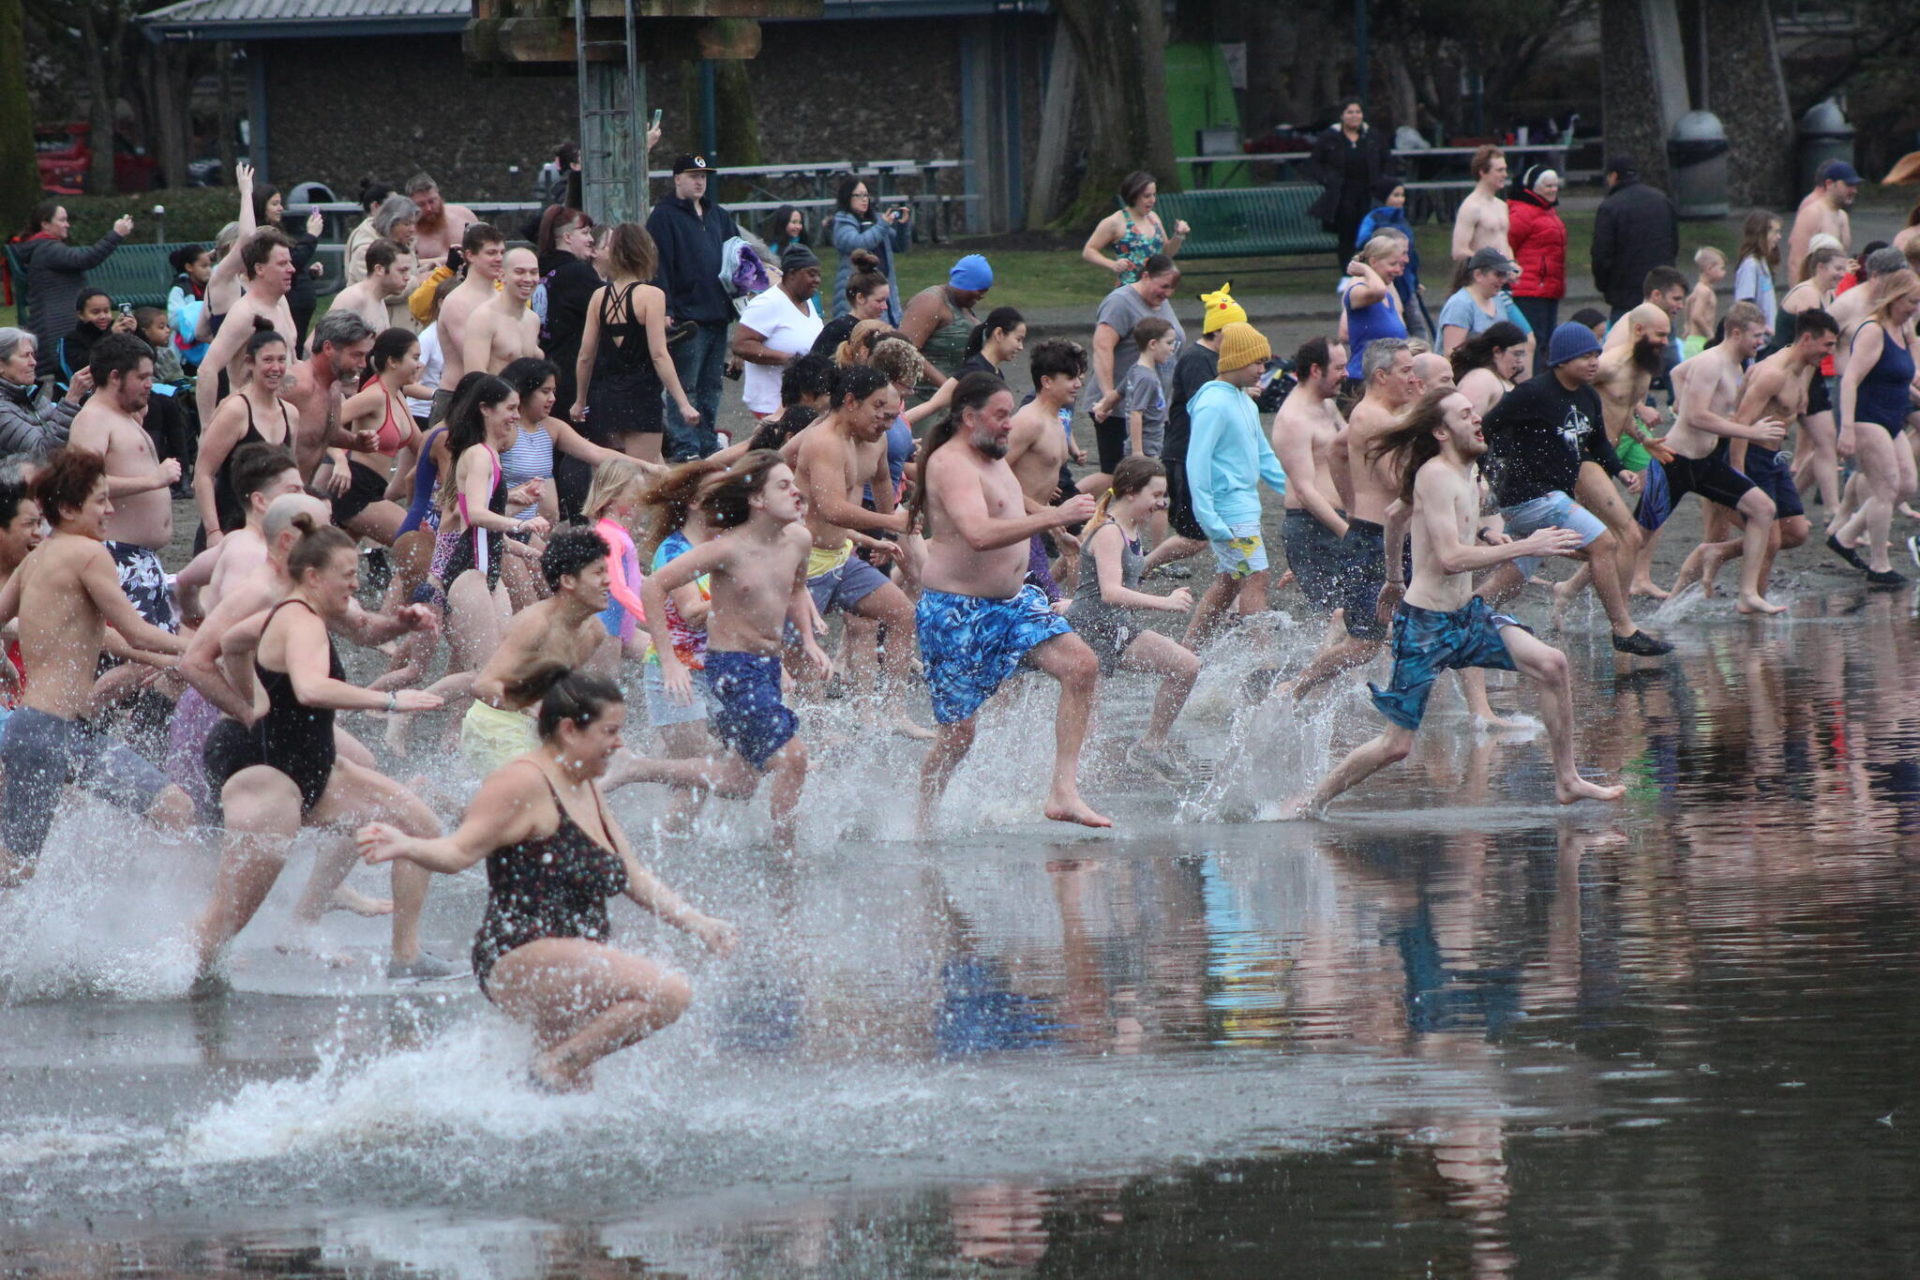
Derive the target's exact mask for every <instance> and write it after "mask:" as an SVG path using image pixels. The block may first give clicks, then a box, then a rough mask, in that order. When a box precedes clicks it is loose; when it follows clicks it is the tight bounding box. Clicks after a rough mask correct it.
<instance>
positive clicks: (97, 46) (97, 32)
mask: <svg viewBox="0 0 1920 1280" xmlns="http://www.w3.org/2000/svg"><path fill="white" fill-rule="evenodd" d="M104 16H105V15H103V14H98V13H96V12H95V9H94V6H93V5H91V4H82V5H81V6H80V47H81V50H82V54H81V56H82V57H83V59H84V60H85V65H86V70H87V123H88V125H89V128H88V130H87V145H88V146H89V147H91V148H92V149H93V160H92V163H91V164H89V165H88V167H87V192H88V194H90V195H96V196H104V195H112V194H113V186H114V184H113V95H112V92H111V91H110V90H109V89H108V87H107V86H108V85H109V84H110V83H113V81H112V80H111V79H110V78H109V77H108V75H107V51H106V48H105V47H104V44H103V42H104V40H105V39H106V32H105V31H104V30H102V27H103V26H104V25H108V24H104V23H102V22H101V21H100V19H101V18H102V17H104ZM109 22H110V20H109Z"/></svg>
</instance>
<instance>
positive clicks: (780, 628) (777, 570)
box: [640, 449, 833, 849]
mask: <svg viewBox="0 0 1920 1280" xmlns="http://www.w3.org/2000/svg"><path fill="white" fill-rule="evenodd" d="M802 505H803V504H802V502H801V498H800V490H799V487H798V486H797V485H796V484H795V483H794V479H793V471H792V469H791V468H790V467H788V466H787V464H786V463H784V462H782V461H780V455H779V454H777V453H775V452H773V451H772V450H770V449H756V450H753V451H752V452H750V453H748V454H746V455H745V456H744V457H742V458H741V459H740V460H739V461H738V462H736V463H734V464H733V466H732V467H730V468H728V469H727V471H726V473H725V474H724V475H722V476H721V477H720V479H719V480H718V481H717V482H716V483H715V484H714V485H713V487H712V488H711V489H710V490H708V491H707V493H706V494H705V495H704V496H703V497H702V499H701V506H702V507H703V508H704V509H705V510H706V512H707V519H708V523H709V524H710V525H711V526H712V527H713V528H714V529H717V530H720V532H719V533H718V534H717V535H716V536H715V537H713V538H711V539H709V540H708V541H706V542H703V543H701V544H700V545H698V546H696V547H694V548H693V549H692V550H691V551H688V552H686V553H685V554H684V555H681V556H678V557H676V558H674V559H672V560H669V561H668V562H667V563H666V564H664V565H662V566H661V567H660V568H658V569H657V570H655V571H654V572H653V574H652V575H651V576H649V577H648V578H647V580H646V582H645V583H644V584H643V585H642V586H641V588H640V602H641V604H642V605H643V606H645V608H646V611H647V631H648V632H649V634H650V635H651V637H652V639H653V646H654V651H655V652H656V653H658V654H659V657H660V679H661V683H662V684H664V685H665V686H666V690H667V696H668V697H670V698H672V699H673V700H674V701H676V702H679V703H682V704H686V703H690V702H691V701H692V700H693V698H694V688H693V680H692V678H691V677H690V676H689V675H688V674H687V668H686V666H685V665H684V664H683V663H682V662H681V661H680V657H679V654H678V652H677V651H676V650H675V649H674V647H673V638H672V636H671V635H670V634H669V633H668V631H667V608H666V605H667V595H668V593H669V592H672V591H674V590H676V589H678V588H680V587H683V586H685V585H687V584H688V583H690V582H694V581H697V580H698V579H699V578H700V577H701V576H702V575H709V589H710V590H711V591H712V593H713V603H712V607H711V608H710V609H709V611H708V613H707V666H706V671H707V679H708V688H709V690H710V692H711V694H712V709H711V711H710V712H709V715H708V725H709V727H710V728H711V729H712V730H713V733H714V736H715V737H717V738H719V739H720V741H721V742H722V743H723V744H724V745H725V746H726V747H727V748H728V749H729V750H730V751H731V752H732V755H733V759H732V760H731V761H707V762H703V763H704V766H705V768H706V771H707V777H708V778H709V779H711V782H712V785H713V786H714V788H715V789H716V790H718V791H720V792H721V794H723V795H741V796H744V795H751V794H752V793H753V789H754V787H755V786H756V785H758V782H759V778H760V776H761V775H770V776H771V777H772V779H773V787H772V794H771V795H770V797H769V799H770V802H771V806H772V811H773V837H774V841H775V843H776V844H777V845H779V846H780V847H781V848H782V849H791V848H792V847H793V844H794V835H795V828H796V823H797V818H798V811H799V807H800V790H801V788H802V787H803V786H805V785H806V780H807V747H806V744H805V743H804V742H802V741H800V739H799V738H797V737H795V736H794V734H795V731H796V730H797V729H798V728H799V727H800V721H799V718H798V717H797V716H795V715H794V714H793V712H792V711H791V710H789V709H788V708H787V706H786V704H785V703H784V702H782V701H781V698H780V648H781V643H782V640H783V633H784V631H785V628H786V625H787V624H788V623H789V622H791V623H792V624H793V626H794V628H795V629H796V630H797V631H798V632H799V633H800V647H801V649H802V651H803V653H804V654H805V656H806V657H807V659H808V660H809V661H810V662H812V663H813V665H814V666H815V668H817V669H818V670H819V671H820V672H821V673H822V674H826V673H829V672H831V671H832V669H833V664H832V663H831V662H829V661H828V660H827V655H826V654H825V653H824V652H822V650H821V648H820V645H819V643H818V642H817V641H816V640H815V639H814V635H813V618H814V614H813V602H812V600H811V598H810V597H809V596H808V594H807V556H808V554H809V552H811V551H812V549H813V538H812V536H811V535H809V534H808V532H807V527H806V525H805V524H803V523H802V522H801V515H802ZM663 763H680V764H687V763H692V762H685V761H679V762H663Z"/></svg>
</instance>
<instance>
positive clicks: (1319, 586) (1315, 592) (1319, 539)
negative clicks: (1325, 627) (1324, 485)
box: [1280, 509, 1347, 613]
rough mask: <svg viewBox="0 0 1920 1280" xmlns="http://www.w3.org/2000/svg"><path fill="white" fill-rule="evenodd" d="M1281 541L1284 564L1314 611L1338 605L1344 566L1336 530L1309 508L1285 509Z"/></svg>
mask: <svg viewBox="0 0 1920 1280" xmlns="http://www.w3.org/2000/svg"><path fill="white" fill-rule="evenodd" d="M1280 545H1281V546H1282V547H1283V548H1285V550H1286V553H1287V568H1289V569H1291V570H1293V580H1294V582H1295V583H1297V584H1298V585H1299V587H1300V594H1301V595H1303V596H1305V597H1306V600H1307V605H1308V607H1309V608H1311V609H1312V610H1313V611H1314V612H1315V613H1332V612H1333V611H1334V610H1335V609H1337V608H1339V607H1340V606H1341V604H1342V603H1343V602H1342V599H1341V590H1342V586H1343V582H1342V571H1343V570H1344V569H1345V568H1346V564H1347V557H1346V542H1345V539H1343V538H1342V537H1341V536H1340V535H1339V534H1337V533H1335V532H1334V531H1333V530H1331V529H1329V528H1327V526H1325V525H1324V524H1321V523H1320V521H1319V520H1317V519H1315V518H1314V515H1313V513H1312V512H1311V511H1307V510H1304V509H1295V510H1292V511H1289V512H1287V516H1286V520H1285V522H1284V523H1283V524H1281V526H1280Z"/></svg>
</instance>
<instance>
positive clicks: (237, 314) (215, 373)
mask: <svg viewBox="0 0 1920 1280" xmlns="http://www.w3.org/2000/svg"><path fill="white" fill-rule="evenodd" d="M252 336H253V315H252V313H251V312H249V311H245V310H242V309H240V308H238V307H236V308H234V309H233V310H232V311H229V312H227V316H226V319H224V320H222V321H221V322H220V332H218V333H216V334H214V335H213V341H212V342H211V343H209V344H208V345H207V354H206V356H205V357H203V358H202V359H201V361H200V379H199V381H198V382H197V383H195V385H194V388H193V403H194V407H195V408H197V409H198V410H199V411H200V421H202V422H211V421H213V415H214V413H215V411H216V410H217V408H218V401H219V399H220V374H221V373H222V372H223V371H224V370H225V369H226V368H227V366H228V365H230V364H232V363H233V358H234V357H235V356H237V355H239V354H240V349H241V348H242V347H244V346H245V345H246V343H247V339H248V338H250V337H252Z"/></svg>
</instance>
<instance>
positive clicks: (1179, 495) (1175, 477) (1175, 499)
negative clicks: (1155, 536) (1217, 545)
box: [1160, 458, 1207, 542]
mask: <svg viewBox="0 0 1920 1280" xmlns="http://www.w3.org/2000/svg"><path fill="white" fill-rule="evenodd" d="M1160 465H1161V466H1163V467H1165V468H1166V469H1167V528H1169V529H1171V530H1173V531H1174V532H1175V533H1177V534H1179V535H1180V536H1181V537H1183V538H1191V539H1193V540H1194V541H1195V542H1204V541H1206V537H1207V532H1206V530H1204V529H1202V528H1201V527H1200V522H1199V521H1198V520H1196V519H1194V518H1193V490H1191V489H1189V488H1187V464H1186V462H1185V461H1184V460H1181V461H1175V460H1172V459H1169V458H1162V459H1161V460H1160Z"/></svg>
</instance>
